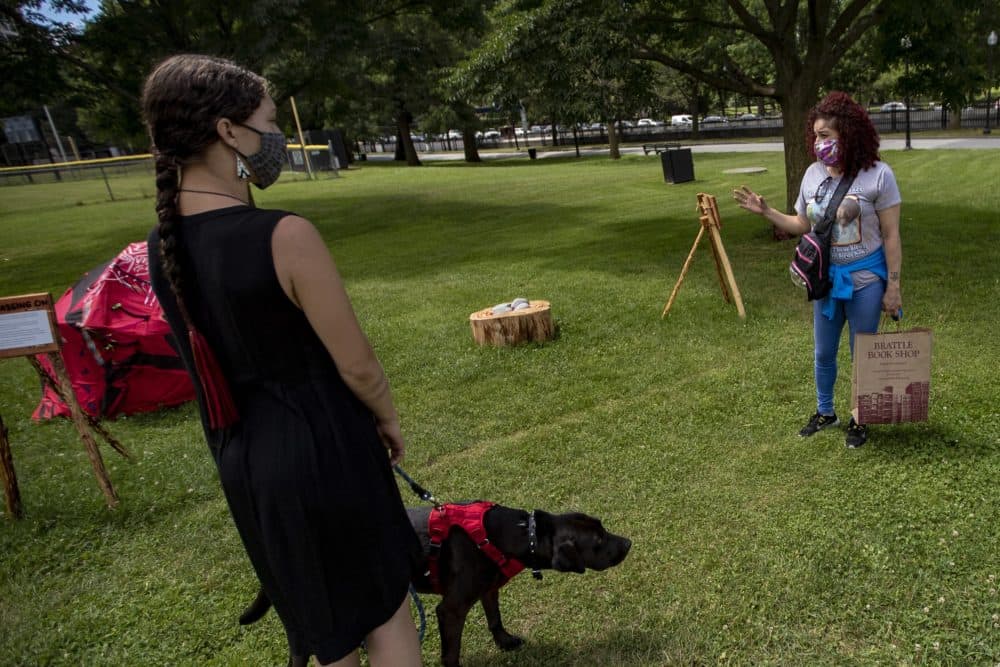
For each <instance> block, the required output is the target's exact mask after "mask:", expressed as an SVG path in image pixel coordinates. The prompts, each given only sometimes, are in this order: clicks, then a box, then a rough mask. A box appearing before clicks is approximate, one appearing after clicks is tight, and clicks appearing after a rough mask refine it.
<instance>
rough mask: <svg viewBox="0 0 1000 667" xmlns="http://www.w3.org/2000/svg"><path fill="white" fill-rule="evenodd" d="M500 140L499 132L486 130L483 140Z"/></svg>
mask: <svg viewBox="0 0 1000 667" xmlns="http://www.w3.org/2000/svg"><path fill="white" fill-rule="evenodd" d="M499 138H500V131H499V130H486V131H485V132H483V139H486V140H488V141H496V140H497V139H499Z"/></svg>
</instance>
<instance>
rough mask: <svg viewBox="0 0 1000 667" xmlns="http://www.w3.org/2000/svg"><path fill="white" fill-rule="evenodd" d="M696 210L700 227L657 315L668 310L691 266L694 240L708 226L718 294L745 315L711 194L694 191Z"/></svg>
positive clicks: (695, 240) (694, 248)
mask: <svg viewBox="0 0 1000 667" xmlns="http://www.w3.org/2000/svg"><path fill="white" fill-rule="evenodd" d="M698 212H699V213H700V214H701V215H700V216H699V217H698V221H699V222H700V223H701V229H699V230H698V236H697V237H695V239H694V245H693V246H691V252H689V253H688V256H687V259H686V260H684V266H683V268H682V269H681V275H680V277H679V278H678V279H677V284H675V285H674V289H673V291H672V292H671V293H670V299H669V300H668V301H667V305H666V306H664V308H663V313H662V314H661V315H660V319H663V318H664V317H666V316H667V313H668V312H669V311H670V307H671V306H672V305H673V304H674V299H675V298H676V297H677V292H678V291H679V290H680V288H681V283H682V282H684V276H686V275H687V272H688V269H689V268H690V266H691V260H692V259H693V258H694V251H695V250H697V248H698V243H699V242H700V241H701V237H702V236H703V235H704V233H705V230H706V229H707V230H708V238H709V244H710V245H711V247H712V259H713V260H714V261H715V273H716V275H717V276H718V277H719V287H721V288H722V298H723V300H725V302H726V303H732V302H733V301H734V300H735V301H736V312H737V313H738V314H739V316H740V318H742V319H746V316H747V314H746V311H745V310H744V309H743V298H742V297H741V296H740V288H739V287H738V286H737V285H736V277H735V276H734V275H733V267H732V265H731V264H730V263H729V256H728V255H727V254H726V248H725V246H724V245H722V235H721V233H720V232H719V230H720V229H721V228H722V220H721V218H720V217H719V207H718V204H717V202H716V200H715V197H714V196H713V195H709V194H705V193H704V192H699V193H698ZM730 292H731V293H732V299H731V298H730V296H729V295H730Z"/></svg>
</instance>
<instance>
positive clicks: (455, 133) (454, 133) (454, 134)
mask: <svg viewBox="0 0 1000 667" xmlns="http://www.w3.org/2000/svg"><path fill="white" fill-rule="evenodd" d="M448 138H449V139H461V138H462V131H461V130H448Z"/></svg>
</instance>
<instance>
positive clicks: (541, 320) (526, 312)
mask: <svg viewBox="0 0 1000 667" xmlns="http://www.w3.org/2000/svg"><path fill="white" fill-rule="evenodd" d="M469 323H470V324H471V325H472V337H473V338H474V339H475V340H476V342H477V343H479V344H480V345H497V346H504V345H516V344H517V343H523V342H526V341H534V342H536V343H541V342H544V341H547V340H552V338H553V336H554V335H555V327H554V326H553V325H552V313H551V311H550V310H549V302H548V301H541V300H533V301H530V302H528V306H527V307H526V308H519V309H518V310H511V311H508V312H505V313H497V314H496V315H494V314H493V309H492V308H484V309H483V310H479V311H476V312H474V313H472V314H471V315H469Z"/></svg>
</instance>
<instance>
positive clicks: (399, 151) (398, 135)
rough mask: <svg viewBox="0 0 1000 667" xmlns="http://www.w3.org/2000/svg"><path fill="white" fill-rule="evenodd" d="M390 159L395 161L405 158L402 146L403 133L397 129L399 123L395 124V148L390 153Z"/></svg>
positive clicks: (401, 160) (402, 160)
mask: <svg viewBox="0 0 1000 667" xmlns="http://www.w3.org/2000/svg"><path fill="white" fill-rule="evenodd" d="M392 159H393V160H395V161H396V162H404V161H405V160H406V150H405V149H404V148H403V133H402V132H400V131H399V124H398V123H397V124H396V150H395V151H394V152H393V154H392Z"/></svg>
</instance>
